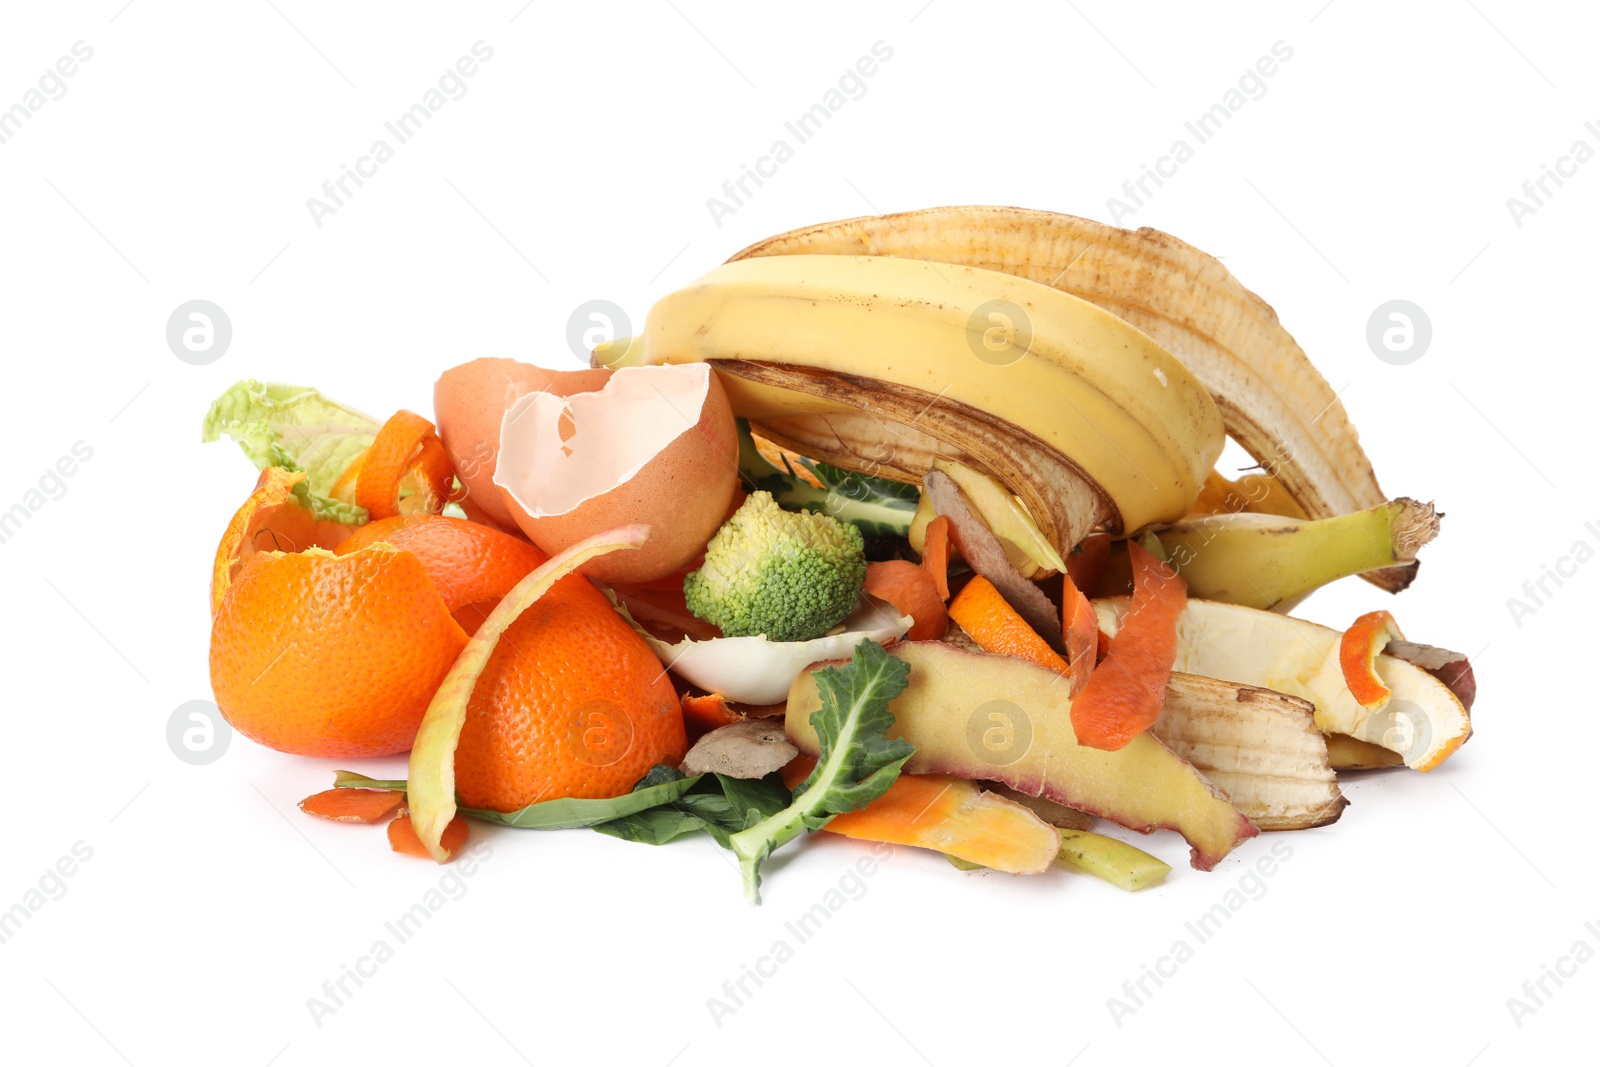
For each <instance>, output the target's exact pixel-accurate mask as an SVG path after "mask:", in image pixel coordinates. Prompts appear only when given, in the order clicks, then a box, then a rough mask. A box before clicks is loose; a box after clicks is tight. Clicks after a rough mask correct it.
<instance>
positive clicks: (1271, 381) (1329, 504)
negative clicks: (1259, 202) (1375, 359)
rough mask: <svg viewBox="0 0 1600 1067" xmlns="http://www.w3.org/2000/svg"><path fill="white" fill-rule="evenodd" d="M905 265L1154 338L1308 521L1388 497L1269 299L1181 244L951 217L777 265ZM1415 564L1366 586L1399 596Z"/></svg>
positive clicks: (835, 238)
mask: <svg viewBox="0 0 1600 1067" xmlns="http://www.w3.org/2000/svg"><path fill="white" fill-rule="evenodd" d="M817 253H831V254H833V255H840V256H899V257H909V258H914V259H918V260H922V261H931V262H932V263H935V264H947V263H948V264H960V265H966V266H973V267H981V268H984V269H987V270H993V271H1000V272H1004V273H1008V274H1014V275H1016V276H1018V277H1022V278H1028V279H1031V280H1033V281H1035V282H1039V283H1040V284H1043V285H1049V286H1052V287H1054V288H1057V289H1060V290H1061V291H1062V292H1066V293H1071V294H1072V295H1074V296H1077V297H1080V298H1082V299H1084V300H1087V301H1089V302H1090V303H1093V304H1096V305H1098V306H1100V307H1103V308H1105V309H1106V310H1107V311H1110V312H1112V313H1113V314H1115V315H1118V316H1120V317H1121V318H1123V319H1125V320H1126V321H1127V322H1129V323H1132V324H1133V325H1134V326H1137V327H1138V328H1139V329H1141V330H1143V331H1144V332H1145V333H1147V334H1149V335H1150V336H1151V337H1152V338H1154V339H1155V340H1156V341H1157V342H1158V343H1160V344H1161V345H1162V346H1163V347H1164V348H1165V349H1166V350H1167V351H1169V352H1171V353H1172V355H1174V356H1175V357H1177V359H1178V360H1179V361H1180V362H1181V363H1183V364H1184V366H1186V367H1188V368H1189V369H1190V370H1191V371H1193V372H1194V374H1195V375H1196V377H1198V378H1199V379H1200V380H1201V381H1202V382H1203V383H1205V385H1206V387H1207V388H1208V389H1209V390H1210V391H1211V395H1212V399H1213V400H1215V402H1216V405H1217V407H1218V409H1219V410H1220V411H1221V412H1222V418H1223V422H1224V423H1225V425H1226V426H1227V431H1228V434H1229V435H1230V436H1232V437H1233V438H1234V439H1235V440H1236V441H1238V442H1239V444H1241V445H1242V446H1244V448H1245V450H1246V451H1248V452H1249V453H1250V454H1251V455H1252V456H1253V457H1255V459H1256V461H1257V462H1258V463H1260V464H1261V465H1262V467H1263V468H1264V469H1265V470H1266V472H1267V473H1268V474H1270V475H1272V476H1274V477H1275V478H1276V479H1277V480H1278V482H1279V483H1281V485H1282V487H1283V489H1284V490H1285V491H1287V493H1288V494H1289V496H1290V497H1292V498H1293V499H1294V501H1295V503H1296V504H1297V505H1298V507H1299V508H1300V510H1301V511H1302V512H1303V513H1304V514H1305V516H1306V517H1308V518H1313V519H1322V518H1332V517H1333V516H1335V515H1344V514H1347V513H1349V512H1352V511H1360V510H1362V509H1364V508H1370V507H1376V506H1377V505H1379V504H1382V503H1383V502H1384V501H1385V500H1387V499H1388V496H1387V494H1385V493H1384V492H1383V490H1382V489H1381V488H1380V487H1379V485H1378V479H1377V476H1376V475H1375V474H1374V473H1373V470H1372V463H1371V461H1370V460H1369V459H1368V458H1367V454H1366V452H1365V451H1364V450H1363V449H1362V447H1361V442H1360V439H1359V438H1358V436H1357V434H1356V430H1355V427H1354V426H1353V425H1352V424H1351V422H1350V419H1349V416H1348V415H1347V414H1346V413H1345V410H1344V405H1343V404H1342V403H1340V401H1339V396H1338V394H1337V393H1336V392H1335V391H1334V390H1333V388H1332V387H1331V386H1330V385H1329V384H1328V382H1327V379H1325V378H1324V377H1323V376H1322V374H1321V373H1320V372H1319V371H1318V370H1317V369H1316V367H1315V366H1314V365H1313V364H1312V363H1311V360H1310V359H1309V358H1308V357H1307V356H1306V353H1305V350H1304V349H1302V348H1301V347H1300V345H1299V344H1298V343H1296V342H1295V339H1294V338H1293V337H1291V336H1290V335H1289V332H1288V331H1287V330H1285V329H1284V328H1283V326H1282V325H1281V324H1280V323H1279V322H1278V316H1277V313H1276V312H1274V311H1273V310H1272V308H1271V306H1270V305H1268V304H1267V302H1266V301H1264V300H1262V299H1261V298H1260V297H1259V296H1257V295H1256V294H1255V293H1253V292H1251V291H1250V290H1249V289H1246V288H1245V287H1244V285H1243V284H1242V283H1241V282H1240V281H1239V280H1238V279H1237V278H1235V277H1234V276H1233V274H1232V273H1231V272H1230V271H1229V270H1228V268H1227V267H1225V266H1223V265H1222V263H1221V262H1220V261H1219V260H1217V259H1216V258H1215V257H1213V256H1210V255H1207V254H1206V253H1204V252H1202V251H1200V250H1199V249H1198V248H1195V247H1194V246H1192V245H1189V244H1186V243H1185V242H1183V241H1180V240H1179V239H1178V238H1176V237H1173V236H1171V235H1170V234H1166V233H1162V232H1161V231H1159V230H1152V229H1149V228H1144V229H1139V230H1124V229H1120V228H1118V227H1116V226H1110V225H1107V224H1105V223H1102V222H1096V221H1094V220H1092V219H1084V218H1078V217H1076V216H1073V215H1062V214H1057V213H1055V212H1049V211H1030V210H1025V209H1022V208H1009V207H983V206H971V207H938V208H927V209H924V210H920V211H908V212H902V213H899V214H895V215H877V216H866V217H862V218H854V219H844V220H841V221H838V222H827V223H820V224H818V225H814V226H807V227H802V228H800V229H797V230H791V231H789V232H788V233H783V234H779V235H777V236H775V237H769V238H767V239H766V240H764V241H759V242H757V243H756V244H753V245H751V246H749V247H748V248H745V249H744V250H742V251H740V252H739V253H737V254H736V255H735V256H734V257H733V259H732V260H731V261H730V262H732V261H738V260H745V259H750V258H754V257H764V256H789V255H814V254H817ZM1416 572H1417V564H1416V562H1415V561H1412V562H1410V563H1403V564H1399V565H1397V566H1392V567H1386V568H1384V569H1382V570H1378V571H1372V572H1369V573H1367V574H1364V575H1363V577H1364V578H1366V579H1367V580H1368V581H1370V582H1372V583H1373V584H1374V585H1377V586H1379V587H1380V588H1383V589H1387V590H1389V591H1390V592H1398V591H1400V590H1401V589H1404V588H1405V587H1406V586H1408V585H1410V584H1411V582H1412V580H1413V579H1414V578H1415V576H1416Z"/></svg>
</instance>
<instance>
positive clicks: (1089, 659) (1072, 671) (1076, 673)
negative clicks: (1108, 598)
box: [1061, 573, 1100, 696]
mask: <svg viewBox="0 0 1600 1067" xmlns="http://www.w3.org/2000/svg"><path fill="white" fill-rule="evenodd" d="M1061 633H1062V637H1063V640H1064V641H1065V643H1066V647H1067V679H1068V681H1069V682H1070V683H1071V685H1070V686H1069V687H1068V688H1069V692H1070V695H1072V696H1077V695H1078V694H1079V693H1081V692H1082V691H1083V687H1084V686H1086V685H1088V684H1089V675H1090V674H1092V673H1093V672H1094V665H1095V662H1096V660H1097V658H1098V655H1097V654H1098V652H1099V650H1100V622H1099V620H1098V619H1096V618H1095V614H1094V607H1093V605H1091V604H1090V603H1089V598H1088V597H1086V596H1084V595H1083V591H1082V590H1081V589H1079V588H1078V587H1077V586H1076V585H1074V584H1073V582H1072V575H1071V573H1068V574H1064V575H1062V576H1061Z"/></svg>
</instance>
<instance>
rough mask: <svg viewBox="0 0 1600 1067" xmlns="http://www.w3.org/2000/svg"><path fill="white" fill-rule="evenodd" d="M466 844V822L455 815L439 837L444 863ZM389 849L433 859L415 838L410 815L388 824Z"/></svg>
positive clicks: (418, 839)
mask: <svg viewBox="0 0 1600 1067" xmlns="http://www.w3.org/2000/svg"><path fill="white" fill-rule="evenodd" d="M341 792H343V790H341ZM466 843H467V820H466V817H465V816H461V815H457V816H456V817H455V818H453V819H451V820H450V825H449V826H446V827H445V828H444V833H443V834H442V835H440V837H439V847H440V848H442V849H444V851H445V853H446V854H447V856H446V859H445V860H444V862H445V863H449V862H450V861H451V860H453V859H455V858H456V856H457V855H458V854H460V852H461V846H462V845H465V844H466ZM389 847H390V848H392V849H394V850H395V851H396V852H398V853H400V854H401V855H402V856H416V857H418V858H419V859H425V860H426V859H432V858H433V857H432V855H431V854H430V853H429V852H428V846H427V845H424V844H423V843H422V838H420V837H418V836H417V828H416V827H415V826H413V825H412V824H411V816H410V815H402V816H400V817H399V818H397V819H395V820H394V821H393V822H391V823H390V824H389Z"/></svg>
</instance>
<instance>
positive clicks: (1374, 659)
mask: <svg viewBox="0 0 1600 1067" xmlns="http://www.w3.org/2000/svg"><path fill="white" fill-rule="evenodd" d="M1404 640H1405V635H1404V634H1402V633H1401V632H1400V627H1399V625H1398V624H1397V623H1396V622H1395V621H1394V616H1393V615H1391V614H1390V613H1389V612H1387V611H1369V612H1367V613H1366V614H1365V615H1363V616H1361V617H1360V618H1359V619H1357V620H1356V621H1355V622H1353V623H1351V624H1350V629H1348V630H1346V631H1345V632H1344V636H1343V637H1341V638H1340V639H1339V669H1340V670H1341V671H1343V672H1344V684H1345V685H1347V686H1349V687H1350V695H1351V696H1353V697H1355V698H1356V703H1357V704H1360V705H1361V706H1362V707H1363V708H1366V709H1367V710H1368V711H1377V710H1378V709H1379V708H1382V707H1383V706H1384V705H1385V704H1387V703H1388V702H1389V697H1390V695H1391V694H1390V692H1389V687H1388V686H1387V685H1384V684H1383V679H1382V678H1379V677H1378V655H1379V653H1381V652H1382V651H1383V650H1384V649H1385V648H1388V647H1389V642H1390V641H1404Z"/></svg>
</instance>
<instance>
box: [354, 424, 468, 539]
mask: <svg viewBox="0 0 1600 1067" xmlns="http://www.w3.org/2000/svg"><path fill="white" fill-rule="evenodd" d="M359 462H360V464H361V466H360V469H359V470H358V471H357V472H356V503H357V504H359V505H360V506H361V507H363V508H366V509H367V514H368V515H369V516H371V517H372V518H373V519H387V518H391V517H393V516H395V515H399V514H400V513H401V500H400V489H401V481H402V479H404V478H405V477H406V476H407V474H408V473H410V474H412V475H413V478H414V480H415V481H416V483H417V494H416V495H418V496H420V497H421V498H422V499H421V500H420V501H419V502H418V503H416V504H413V505H411V508H412V509H415V510H421V511H429V512H438V511H440V510H442V509H443V508H444V505H445V502H446V501H448V500H449V499H450V482H451V479H452V478H453V477H454V476H455V467H454V465H453V464H452V463H451V462H450V456H449V453H447V452H446V451H445V449H444V444H443V442H441V441H440V440H439V435H438V434H436V433H435V432H434V427H433V423H431V422H429V421H428V420H427V419H425V418H423V417H422V416H421V415H418V414H417V413H416V412H414V411H405V410H401V411H397V412H395V413H394V414H393V415H391V416H390V417H389V421H387V422H385V423H384V424H383V428H382V429H380V430H379V431H378V435H377V436H376V437H374V438H373V440H372V445H371V447H370V448H368V449H367V451H366V452H365V453H364V454H363V455H362V457H361V458H360V461H359ZM352 465H353V464H352Z"/></svg>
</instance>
